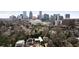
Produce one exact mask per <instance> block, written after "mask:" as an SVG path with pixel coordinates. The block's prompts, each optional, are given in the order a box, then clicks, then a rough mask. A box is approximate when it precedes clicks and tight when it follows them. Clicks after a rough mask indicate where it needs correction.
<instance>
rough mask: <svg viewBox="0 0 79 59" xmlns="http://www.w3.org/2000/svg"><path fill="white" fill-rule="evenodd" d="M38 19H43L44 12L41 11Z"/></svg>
mask: <svg viewBox="0 0 79 59" xmlns="http://www.w3.org/2000/svg"><path fill="white" fill-rule="evenodd" d="M38 19H40V20H41V19H42V11H39V16H38Z"/></svg>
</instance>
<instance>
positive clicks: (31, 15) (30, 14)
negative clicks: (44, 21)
mask: <svg viewBox="0 0 79 59" xmlns="http://www.w3.org/2000/svg"><path fill="white" fill-rule="evenodd" d="M32 17H33V13H32V11H30V13H29V19H32Z"/></svg>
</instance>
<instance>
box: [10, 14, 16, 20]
mask: <svg viewBox="0 0 79 59" xmlns="http://www.w3.org/2000/svg"><path fill="white" fill-rule="evenodd" d="M9 19H10V20H16V19H17V18H16V16H14V15H11V16H10V18H9Z"/></svg>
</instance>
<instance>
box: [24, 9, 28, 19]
mask: <svg viewBox="0 0 79 59" xmlns="http://www.w3.org/2000/svg"><path fill="white" fill-rule="evenodd" d="M26 13H27V12H26V11H23V19H27V14H26Z"/></svg>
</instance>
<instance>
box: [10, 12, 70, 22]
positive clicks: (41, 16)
mask: <svg viewBox="0 0 79 59" xmlns="http://www.w3.org/2000/svg"><path fill="white" fill-rule="evenodd" d="M16 18H17V19H20V20H22V19H24V20H27V19H40V20H42V21H49V20H63V19H64V17H63V16H61V15H60V14H53V15H49V14H46V13H45V14H43V13H42V11H39V14H38V15H37V16H34V15H33V12H32V11H30V12H29V16H27V12H26V11H23V13H22V14H20V15H18V16H17V17H16V16H14V15H11V16H10V19H12V20H13V19H16ZM65 19H70V14H65Z"/></svg>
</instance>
